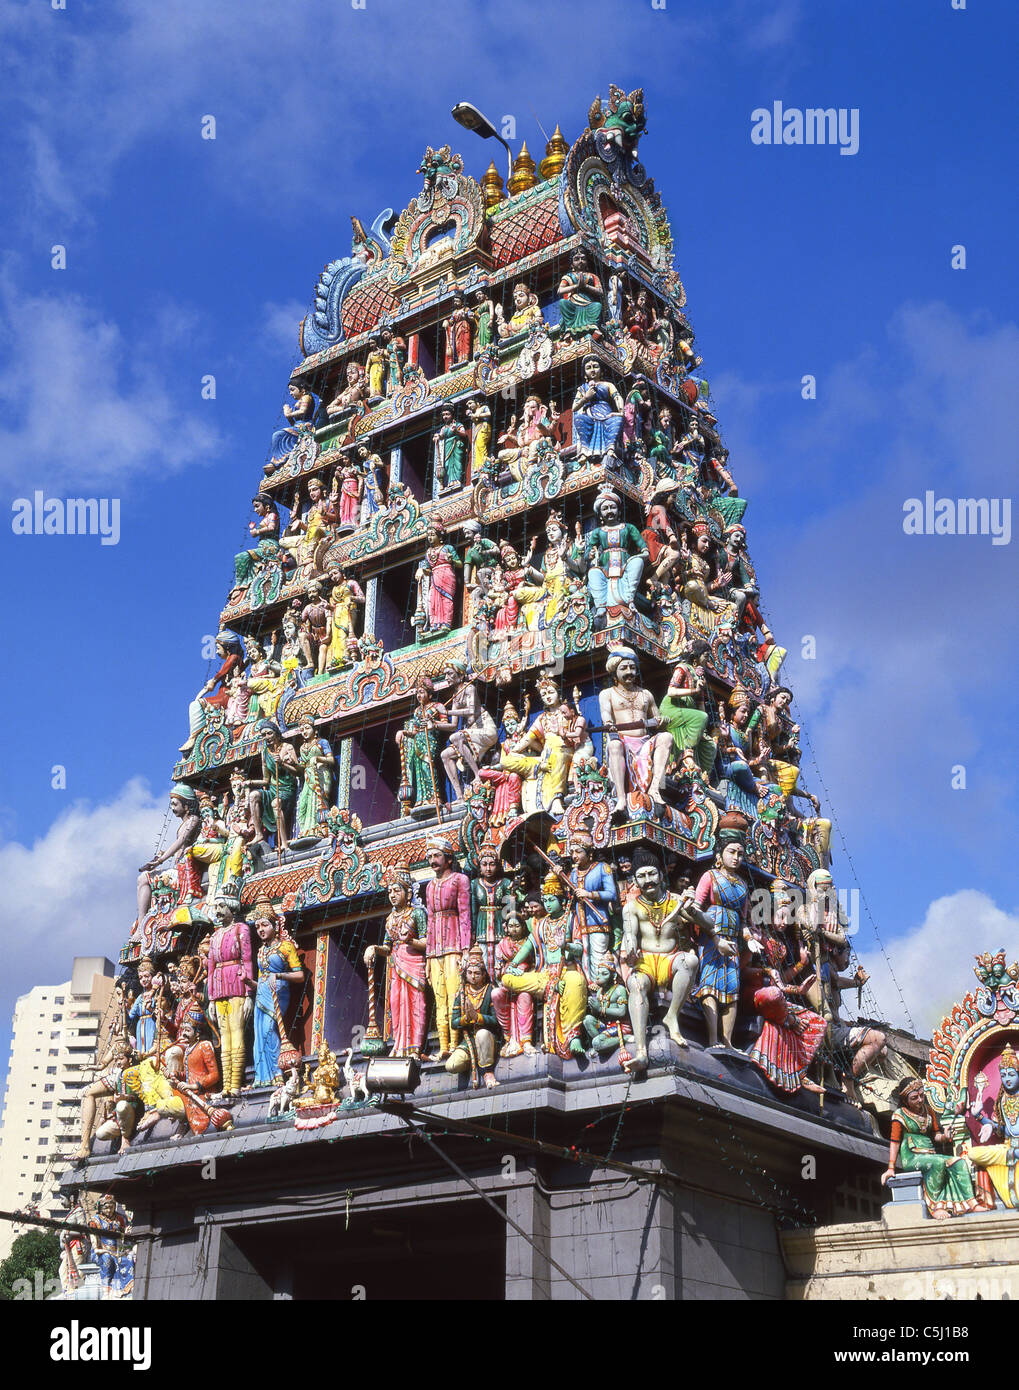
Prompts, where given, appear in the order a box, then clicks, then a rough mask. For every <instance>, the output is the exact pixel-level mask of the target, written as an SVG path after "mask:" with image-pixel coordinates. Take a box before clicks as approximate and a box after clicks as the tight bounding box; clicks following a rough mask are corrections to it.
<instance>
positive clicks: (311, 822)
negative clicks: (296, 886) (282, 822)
mask: <svg viewBox="0 0 1019 1390" xmlns="http://www.w3.org/2000/svg"><path fill="white" fill-rule="evenodd" d="M300 734H301V746H300V748H299V749H298V754H297V756H298V758H299V759H300V762H301V766H302V767H303V769H304V776H303V780H302V782H301V794H300V796H299V797H298V799H297V833H298V835H314V836H317V837H318V838H320V839H321V838H323V836H324V833H325V832H324V829H323V825H322V822H323V821H324V820H325V817H326V813H327V812H328V810H329V794H330V792H331V791H332V784H333V771H334V769H335V767H336V758H335V757H334V756H333V750H332V749H331V748H330V746H329V744H328V743H327V741H326V740H325V739H324V738H316V737H315V725H314V723H313V722H312V720H311V719H310V718H308V719H302V720H301V723H300Z"/></svg>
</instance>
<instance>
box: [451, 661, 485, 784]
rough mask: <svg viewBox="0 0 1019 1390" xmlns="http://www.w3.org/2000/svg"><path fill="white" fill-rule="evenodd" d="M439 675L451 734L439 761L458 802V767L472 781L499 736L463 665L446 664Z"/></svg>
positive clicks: (452, 662) (474, 683)
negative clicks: (446, 688)
mask: <svg viewBox="0 0 1019 1390" xmlns="http://www.w3.org/2000/svg"><path fill="white" fill-rule="evenodd" d="M442 674H443V677H444V678H445V679H446V680H447V681H448V682H449V684H450V686H451V687H452V693H451V697H450V699H449V700H448V702H447V704H446V713H447V720H446V723H445V725H444V727H446V728H448V729H450V730H451V731H452V732H451V733H450V735H449V742H448V744H447V745H446V747H445V748H444V749H443V750H442V755H441V762H442V766H443V769H444V770H445V773H446V776H447V777H448V778H449V784H450V786H451V787H452V789H453V799H454V801H461V800H462V799H463V788H462V787H461V785H460V766H461V765H462V766H463V767H464V768H466V769H467V770H468V771H469V772H470V773H471V776H472V778H478V777H480V775H481V762H482V760H483V759H484V758H486V757H487V756H488V754H489V753H490V752H491V750H492V749H493V748H494V747H495V745H496V743H497V742H498V737H499V735H498V730H497V729H496V727H495V720H494V719H493V718H492V716H491V715H490V714H489V712H488V710H487V709H486V708H485V706H484V705H483V704H482V703H481V696H480V695H479V694H478V687H477V683H476V682H475V681H474V680H472V679H471V677H470V675H469V673H468V670H467V666H466V664H465V663H464V662H462V661H448V662H447V663H446V665H445V667H444V668H443V672H442Z"/></svg>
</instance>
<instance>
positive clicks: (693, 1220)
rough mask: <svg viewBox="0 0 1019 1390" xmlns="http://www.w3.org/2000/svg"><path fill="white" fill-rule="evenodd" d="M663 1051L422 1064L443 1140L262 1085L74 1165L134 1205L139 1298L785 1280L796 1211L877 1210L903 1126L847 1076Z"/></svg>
mask: <svg viewBox="0 0 1019 1390" xmlns="http://www.w3.org/2000/svg"><path fill="white" fill-rule="evenodd" d="M650 1062H651V1065H650V1069H649V1071H648V1074H647V1076H646V1078H645V1079H643V1080H641V1081H634V1082H633V1083H632V1084H631V1083H630V1082H629V1080H628V1078H627V1076H626V1075H625V1074H624V1073H622V1072H621V1070H620V1068H619V1065H618V1062H616V1061H609V1062H600V1063H597V1062H596V1063H589V1064H585V1063H580V1064H578V1063H577V1062H574V1061H565V1062H564V1061H561V1060H559V1059H558V1058H556V1057H547V1056H538V1057H533V1058H527V1057H521V1058H517V1059H514V1061H513V1062H511V1063H505V1064H500V1076H501V1077H504V1079H503V1080H502V1083H501V1084H500V1086H499V1087H498V1089H496V1090H495V1091H492V1092H485V1091H479V1090H468V1089H464V1088H463V1084H464V1083H463V1081H462V1080H458V1079H457V1078H454V1077H452V1076H449V1075H448V1074H446V1073H445V1072H444V1071H443V1070H442V1069H441V1068H431V1067H429V1068H426V1070H425V1073H424V1076H423V1078H422V1084H421V1086H420V1087H419V1088H418V1091H417V1092H416V1093H415V1095H414V1097H413V1104H414V1106H415V1109H414V1112H413V1114H412V1115H411V1116H410V1121H411V1124H413V1125H414V1126H418V1125H421V1124H425V1125H426V1126H428V1128H429V1132H430V1134H431V1136H432V1140H433V1141H434V1145H436V1146H437V1148H434V1147H433V1146H432V1145H431V1144H429V1142H428V1141H427V1140H426V1139H425V1138H423V1137H422V1135H421V1134H420V1133H414V1132H413V1131H412V1130H411V1128H410V1127H409V1125H408V1123H407V1119H406V1118H404V1117H402V1116H401V1114H399V1113H393V1112H391V1111H386V1110H383V1109H381V1108H376V1107H371V1108H367V1109H364V1110H361V1111H358V1112H352V1113H350V1114H341V1115H339V1116H338V1117H337V1118H336V1119H335V1120H334V1121H333V1122H332V1123H330V1124H328V1125H325V1126H324V1127H323V1128H321V1129H317V1130H308V1129H304V1130H297V1129H295V1128H294V1126H293V1122H292V1120H289V1119H288V1120H284V1121H282V1122H276V1123H266V1122H265V1121H264V1119H261V1118H259V1119H258V1120H257V1121H255V1120H254V1117H255V1116H256V1114H257V1115H258V1116H259V1117H261V1116H264V1113H265V1102H264V1096H262V1095H261V1094H259V1095H255V1096H253V1097H252V1099H251V1100H250V1102H248V1104H249V1105H250V1110H251V1116H252V1120H253V1121H254V1122H252V1123H245V1120H246V1114H245V1111H244V1104H243V1103H242V1106H241V1107H239V1108H238V1110H237V1111H236V1112H235V1119H236V1122H237V1127H236V1128H235V1129H234V1130H233V1131H231V1132H229V1133H226V1134H222V1135H208V1136H203V1137H201V1138H191V1137H189V1138H185V1139H179V1140H174V1141H171V1142H169V1143H168V1142H167V1139H166V1137H164V1136H162V1135H161V1133H160V1132H157V1133H155V1134H154V1136H153V1138H152V1139H151V1140H150V1141H148V1142H144V1143H141V1144H139V1145H137V1146H136V1147H133V1148H132V1149H130V1150H129V1151H127V1152H126V1153H124V1154H122V1155H112V1154H110V1155H108V1156H105V1157H100V1156H96V1157H94V1158H93V1159H92V1160H91V1161H90V1163H89V1164H88V1165H87V1167H86V1168H85V1169H84V1170H77V1171H75V1172H72V1173H68V1174H67V1175H66V1177H65V1181H67V1182H73V1181H77V1182H82V1181H84V1182H85V1183H86V1184H87V1185H88V1186H89V1187H95V1188H97V1189H101V1190H106V1191H113V1192H115V1193H116V1194H117V1197H118V1200H120V1201H121V1202H122V1203H123V1204H124V1205H125V1206H126V1207H128V1208H130V1209H131V1210H132V1212H133V1218H134V1219H133V1230H134V1231H135V1232H137V1233H138V1234H139V1235H140V1236H141V1237H142V1239H141V1240H140V1241H139V1244H138V1262H137V1269H136V1276H135V1298H142V1299H193V1298H203V1299H209V1298H216V1299H223V1298H239V1299H305V1298H313V1297H315V1298H333V1299H343V1300H350V1299H357V1298H368V1299H376V1300H377V1299H403V1298H414V1299H423V1298H424V1299H428V1298H443V1297H447V1298H448V1297H456V1298H458V1299H487V1300H498V1299H510V1300H530V1301H545V1300H559V1299H565V1300H570V1299H580V1298H582V1297H583V1294H582V1293H581V1292H580V1289H578V1288H577V1285H580V1287H581V1288H582V1289H583V1290H585V1291H586V1293H588V1294H590V1295H591V1296H592V1297H593V1298H596V1299H613V1300H633V1299H665V1300H672V1299H719V1298H724V1299H730V1298H735V1299H782V1298H784V1297H786V1296H787V1278H788V1272H787V1269H786V1265H785V1262H784V1258H783V1249H782V1243H781V1231H782V1229H783V1228H786V1227H791V1226H800V1227H804V1226H807V1227H813V1226H815V1225H819V1224H821V1223H823V1222H825V1221H834V1220H839V1219H841V1218H843V1217H845V1216H846V1215H848V1214H850V1213H851V1212H852V1211H853V1210H854V1205H855V1211H856V1214H859V1215H869V1214H871V1213H872V1212H876V1210H877V1205H876V1204H877V1203H878V1202H879V1201H880V1199H881V1194H880V1189H879V1188H878V1187H877V1178H878V1175H879V1174H880V1172H881V1165H882V1163H883V1161H884V1159H885V1156H886V1152H887V1146H886V1145H885V1144H884V1143H883V1142H881V1141H880V1140H878V1139H876V1138H875V1137H874V1135H873V1133H872V1132H871V1128H870V1125H869V1122H868V1119H867V1117H866V1116H865V1115H863V1114H862V1113H861V1112H860V1111H858V1110H856V1109H855V1108H853V1107H852V1106H850V1105H848V1104H847V1103H846V1102H845V1101H844V1099H842V1098H841V1097H837V1096H829V1097H827V1098H826V1101H825V1105H824V1107H823V1109H821V1108H820V1107H819V1106H818V1101H817V1098H816V1097H810V1096H807V1095H806V1094H803V1093H801V1094H800V1095H799V1096H798V1097H795V1098H790V1099H789V1100H788V1101H785V1102H783V1101H780V1100H778V1099H777V1098H776V1095H775V1093H774V1092H772V1091H771V1090H770V1088H769V1087H768V1086H767V1083H766V1082H765V1081H764V1079H763V1077H761V1076H760V1074H759V1073H758V1072H756V1070H755V1069H753V1068H752V1067H750V1066H748V1065H746V1064H745V1063H744V1062H739V1061H734V1060H730V1059H726V1058H721V1057H719V1056H718V1055H717V1054H714V1053H710V1052H708V1051H706V1050H705V1049H702V1048H700V1047H698V1046H697V1045H696V1044H691V1046H690V1048H689V1049H688V1050H687V1051H686V1052H685V1053H684V1054H683V1057H682V1060H677V1053H676V1050H675V1049H674V1048H673V1047H671V1045H670V1044H668V1043H667V1042H664V1041H662V1040H661V1039H656V1040H654V1041H653V1043H652V1048H651V1058H650ZM457 1122H459V1123H464V1122H467V1123H469V1124H475V1125H481V1126H484V1127H485V1129H486V1130H487V1131H490V1132H488V1133H486V1134H484V1135H477V1134H471V1135H467V1134H464V1133H459V1132H453V1130H451V1129H450V1130H447V1129H445V1128H444V1125H445V1124H446V1123H448V1124H450V1125H451V1126H454V1125H455V1124H456V1123H457ZM165 1124H168V1122H166V1121H161V1122H160V1127H157V1131H158V1130H160V1129H161V1127H162V1126H163V1125H165ZM298 1149H299V1150H300V1153H298V1152H297V1150H298ZM562 1150H568V1151H572V1152H573V1153H574V1154H576V1155H580V1154H583V1155H585V1157H584V1158H583V1159H579V1158H571V1157H568V1156H564V1155H563V1153H562ZM591 1155H600V1156H602V1160H603V1161H602V1162H601V1163H599V1161H598V1160H597V1159H596V1158H591V1157H590V1156H591ZM607 1159H611V1161H612V1163H614V1164H617V1165H620V1166H619V1167H610V1166H607V1164H606V1163H605V1161H604V1160H607ZM447 1160H449V1161H451V1162H452V1164H455V1165H456V1169H458V1170H459V1172H457V1171H455V1170H454V1168H452V1167H451V1166H449V1162H448V1161H447ZM630 1168H632V1169H634V1170H637V1171H629V1169H630ZM645 1174H646V1175H647V1176H645ZM479 1190H480V1191H479ZM482 1194H484V1195H482ZM865 1194H866V1195H865ZM486 1196H487V1197H489V1198H491V1199H492V1201H493V1202H494V1203H495V1205H496V1207H497V1208H498V1210H493V1208H492V1206H491V1205H489V1203H487V1202H486V1201H485V1197H486ZM871 1203H873V1204H874V1205H873V1206H872V1205H870V1204H871ZM870 1224H873V1223H870ZM150 1235H151V1236H152V1237H153V1239H151V1240H150V1239H146V1238H145V1237H147V1236H150ZM557 1266H558V1268H557ZM571 1279H572V1280H573V1281H575V1283H573V1282H571Z"/></svg>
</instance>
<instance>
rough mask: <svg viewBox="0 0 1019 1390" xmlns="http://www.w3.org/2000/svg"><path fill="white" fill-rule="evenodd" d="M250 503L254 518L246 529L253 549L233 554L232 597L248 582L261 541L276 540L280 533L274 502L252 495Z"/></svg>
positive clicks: (277, 513) (278, 518)
mask: <svg viewBox="0 0 1019 1390" xmlns="http://www.w3.org/2000/svg"><path fill="white" fill-rule="evenodd" d="M251 505H252V507H253V508H254V510H255V520H254V521H249V522H248V531H249V532H250V533H251V538H252V540H253V541H254V542H255V547H256V548H255V549H253V550H242V551H241V552H240V553H239V554H238V555H235V556H234V583H235V588H234V589H233V590H231V593H230V597H231V598H234V597H235V596H236V595H237V594H239V593H240V591H241V590H242V589H243V588H245V587H246V585H247V584H248V583H249V582H250V580H251V576H252V573H253V571H254V567H255V563H256V561H257V559H258V556H259V550H258V546H259V545H260V544H261V543H262V542H263V541H278V540H279V534H280V514H279V509H278V508H277V506H276V503H275V502H273V501H272V500H271V499H270V498H268V497H253V498H252V499H251Z"/></svg>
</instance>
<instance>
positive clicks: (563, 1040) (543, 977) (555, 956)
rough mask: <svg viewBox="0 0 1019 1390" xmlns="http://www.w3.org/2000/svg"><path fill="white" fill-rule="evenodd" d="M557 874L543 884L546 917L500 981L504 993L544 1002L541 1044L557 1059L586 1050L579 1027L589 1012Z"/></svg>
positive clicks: (577, 951) (578, 953)
mask: <svg viewBox="0 0 1019 1390" xmlns="http://www.w3.org/2000/svg"><path fill="white" fill-rule="evenodd" d="M564 897H565V893H564V890H563V887H562V883H561V880H560V877H559V875H558V874H556V873H550V874H548V875H547V876H546V878H545V881H544V883H543V885H542V904H543V907H544V915H543V916H542V917H541V918H539V919H538V920H536V921H535V923H534V926H533V929H532V931H531V932H530V933H529V934H528V936H527V938H526V939H525V940H524V941H523V943H522V944H521V946H520V949H519V950H518V951H517V952H516V954H515V955H514V956H513V958H512V960H511V961H510V963H509V965H508V966H507V967H506V969H505V971H504V972H503V976H502V980H501V981H500V984H501V985H502V988H503V990H504V991H505V992H506V994H508V995H510V996H512V995H515V994H529V995H531V997H532V998H534V999H538V1000H541V1001H542V1009H543V1025H542V1027H543V1042H544V1047H545V1051H546V1052H553V1053H555V1054H556V1056H559V1057H569V1056H574V1057H580V1056H583V1053H584V1041H583V1038H582V1036H581V1025H582V1024H583V1021H584V1015H585V1014H586V1012H587V981H586V980H585V978H584V974H583V972H582V971H581V970H579V969H577V967H576V965H575V964H574V962H575V961H577V960H579V959H580V956H581V954H582V947H581V946H580V945H579V944H578V943H576V942H574V941H572V940H571V939H570V915H571V914H570V913H569V912H568V911H567V909H566V906H565V904H564V902H563V898H564Z"/></svg>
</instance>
